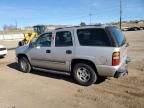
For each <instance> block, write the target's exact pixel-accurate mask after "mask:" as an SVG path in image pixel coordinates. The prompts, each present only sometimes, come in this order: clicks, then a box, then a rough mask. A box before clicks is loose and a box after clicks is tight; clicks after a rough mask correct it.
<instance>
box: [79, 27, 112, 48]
mask: <svg viewBox="0 0 144 108" xmlns="http://www.w3.org/2000/svg"><path fill="white" fill-rule="evenodd" d="M77 36H78V40H79V43H80V45H82V46H111V44H110V41H109V38H108V36H107V34H106V32H105V30H104V29H99V28H88V29H78V30H77Z"/></svg>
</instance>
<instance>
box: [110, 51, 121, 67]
mask: <svg viewBox="0 0 144 108" xmlns="http://www.w3.org/2000/svg"><path fill="white" fill-rule="evenodd" d="M119 63H120V52H114V53H113V54H112V65H113V66H116V65H119Z"/></svg>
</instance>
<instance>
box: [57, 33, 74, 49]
mask: <svg viewBox="0 0 144 108" xmlns="http://www.w3.org/2000/svg"><path fill="white" fill-rule="evenodd" d="M72 45H73V44H72V35H71V32H70V31H60V32H57V33H56V37H55V46H56V47H63V46H72Z"/></svg>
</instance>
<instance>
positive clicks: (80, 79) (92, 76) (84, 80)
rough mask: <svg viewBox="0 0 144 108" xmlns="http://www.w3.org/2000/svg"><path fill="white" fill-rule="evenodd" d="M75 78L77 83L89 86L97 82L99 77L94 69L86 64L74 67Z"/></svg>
mask: <svg viewBox="0 0 144 108" xmlns="http://www.w3.org/2000/svg"><path fill="white" fill-rule="evenodd" d="M73 76H74V79H75V81H76V82H77V83H78V84H80V85H83V86H89V85H91V84H93V83H95V82H96V80H97V75H96V72H95V71H94V69H93V68H92V67H91V66H90V65H88V64H85V63H78V64H76V65H75V66H74V69H73Z"/></svg>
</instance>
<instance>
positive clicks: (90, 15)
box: [89, 13, 92, 25]
mask: <svg viewBox="0 0 144 108" xmlns="http://www.w3.org/2000/svg"><path fill="white" fill-rule="evenodd" d="M89 17H90V25H91V18H92V14H91V13H90V14H89Z"/></svg>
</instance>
